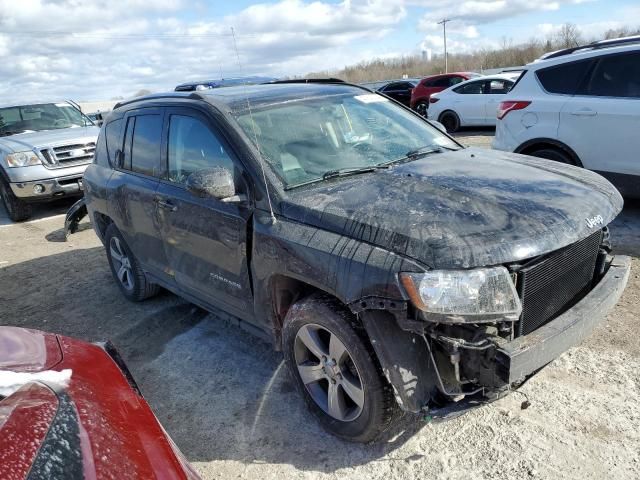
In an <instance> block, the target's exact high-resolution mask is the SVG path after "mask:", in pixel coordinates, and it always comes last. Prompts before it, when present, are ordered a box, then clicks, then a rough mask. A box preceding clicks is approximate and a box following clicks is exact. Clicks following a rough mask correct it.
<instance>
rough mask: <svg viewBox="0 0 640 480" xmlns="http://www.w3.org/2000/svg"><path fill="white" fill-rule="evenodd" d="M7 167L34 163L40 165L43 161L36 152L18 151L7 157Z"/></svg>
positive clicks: (26, 165)
mask: <svg viewBox="0 0 640 480" xmlns="http://www.w3.org/2000/svg"><path fill="white" fill-rule="evenodd" d="M5 160H6V162H7V167H9V168H16V167H29V166H32V165H40V164H42V162H41V161H40V159H39V158H38V156H37V155H36V154H35V153H34V152H31V151H29V152H16V153H10V154H9V155H7V156H6V157H5Z"/></svg>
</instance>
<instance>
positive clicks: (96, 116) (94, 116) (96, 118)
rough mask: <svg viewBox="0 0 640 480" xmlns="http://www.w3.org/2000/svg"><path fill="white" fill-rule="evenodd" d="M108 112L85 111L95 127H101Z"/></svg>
mask: <svg viewBox="0 0 640 480" xmlns="http://www.w3.org/2000/svg"><path fill="white" fill-rule="evenodd" d="M108 114H109V112H92V113H87V117H89V118H90V119H91V121H92V122H93V123H94V124H95V125H96V126H97V127H101V126H102V124H103V123H104V119H105V118H106V116H107V115H108Z"/></svg>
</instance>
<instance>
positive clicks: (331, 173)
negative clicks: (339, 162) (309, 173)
mask: <svg viewBox="0 0 640 480" xmlns="http://www.w3.org/2000/svg"><path fill="white" fill-rule="evenodd" d="M381 168H389V166H388V165H368V166H366V167H355V168H339V169H336V170H328V171H326V172H324V173H323V174H322V176H321V177H317V178H313V179H311V180H306V181H304V182H300V183H295V184H293V185H287V186H286V187H285V190H291V189H293V188H298V187H303V186H305V185H310V184H312V183H318V182H322V181H324V180H328V179H330V178H337V177H348V176H351V175H358V174H360V173H369V172H375V171H376V170H379V169H381Z"/></svg>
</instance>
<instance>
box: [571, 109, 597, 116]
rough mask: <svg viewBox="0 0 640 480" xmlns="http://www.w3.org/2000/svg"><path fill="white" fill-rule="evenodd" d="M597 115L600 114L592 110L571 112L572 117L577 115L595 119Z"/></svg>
mask: <svg viewBox="0 0 640 480" xmlns="http://www.w3.org/2000/svg"><path fill="white" fill-rule="evenodd" d="M597 114H598V112H596V111H595V110H591V109H590V108H581V109H580V110H574V111H573V112H571V115H575V116H576V117H595V116H596V115H597Z"/></svg>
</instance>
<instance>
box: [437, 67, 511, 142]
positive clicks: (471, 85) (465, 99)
mask: <svg viewBox="0 0 640 480" xmlns="http://www.w3.org/2000/svg"><path fill="white" fill-rule="evenodd" d="M518 76H520V73H515V74H513V73H512V74H500V75H490V76H486V77H480V78H473V79H471V80H467V81H465V82H461V83H459V84H457V85H455V86H453V87H450V88H448V89H446V90H443V91H442V92H438V93H434V94H433V95H431V97H430V98H429V110H428V114H429V119H430V120H436V121H438V122H440V123H442V124H443V125H444V126H445V127H446V129H447V131H448V132H455V131H456V130H458V129H459V128H460V127H467V126H488V127H490V126H494V125H495V124H496V111H497V109H498V104H499V103H500V101H501V100H502V99H503V98H504V96H505V94H506V93H507V92H508V91H509V90H510V89H511V87H512V86H513V85H514V83H515V81H516V80H517V79H518Z"/></svg>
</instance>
